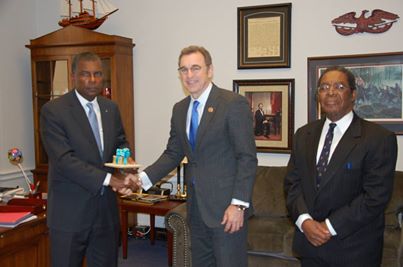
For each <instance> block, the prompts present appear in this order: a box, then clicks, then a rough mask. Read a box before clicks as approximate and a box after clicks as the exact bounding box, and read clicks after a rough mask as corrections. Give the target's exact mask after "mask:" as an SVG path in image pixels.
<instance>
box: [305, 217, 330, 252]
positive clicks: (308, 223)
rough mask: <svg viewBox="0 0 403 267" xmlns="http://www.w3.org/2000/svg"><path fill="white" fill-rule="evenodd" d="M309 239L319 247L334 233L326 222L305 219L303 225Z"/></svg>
mask: <svg viewBox="0 0 403 267" xmlns="http://www.w3.org/2000/svg"><path fill="white" fill-rule="evenodd" d="M301 228H302V230H303V231H304V234H305V236H306V238H307V239H308V241H309V242H310V243H311V244H312V245H314V246H315V247H319V246H321V245H323V244H325V243H326V242H327V241H329V240H330V238H331V237H332V235H331V234H330V231H329V230H328V229H327V226H326V223H325V222H321V223H320V222H317V221H314V220H311V219H308V220H305V221H304V222H303V223H302V226H301Z"/></svg>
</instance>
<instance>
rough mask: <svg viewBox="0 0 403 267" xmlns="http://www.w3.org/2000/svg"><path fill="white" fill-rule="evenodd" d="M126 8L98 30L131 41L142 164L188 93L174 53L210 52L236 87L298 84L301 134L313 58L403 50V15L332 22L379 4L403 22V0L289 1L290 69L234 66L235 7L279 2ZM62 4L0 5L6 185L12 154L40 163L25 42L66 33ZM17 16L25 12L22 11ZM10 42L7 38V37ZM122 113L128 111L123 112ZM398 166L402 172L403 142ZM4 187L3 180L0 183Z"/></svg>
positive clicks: (0, 150) (224, 0) (218, 74)
mask: <svg viewBox="0 0 403 267" xmlns="http://www.w3.org/2000/svg"><path fill="white" fill-rule="evenodd" d="M111 1H112V2H113V3H114V4H115V5H116V6H118V7H119V11H118V12H116V13H115V14H113V15H112V16H111V17H110V18H109V19H108V20H107V21H106V22H105V23H104V25H102V26H101V27H100V28H99V29H98V30H97V31H99V32H102V33H107V34H115V35H122V36H126V37H130V38H133V40H134V42H135V44H136V46H135V47H134V50H133V51H134V90H135V92H134V97H135V99H134V103H135V107H134V109H135V134H136V147H135V153H136V160H137V161H138V162H139V163H140V164H143V165H148V164H151V163H152V162H153V161H154V160H155V159H156V158H157V157H158V156H159V155H160V153H161V152H162V150H163V148H164V147H165V145H166V141H167V138H168V132H169V120H170V115H171V108H172V106H173V105H174V103H175V102H177V101H179V100H180V99H182V98H183V97H184V96H185V94H184V92H183V90H182V89H181V86H180V82H179V79H178V75H177V71H176V69H177V57H178V54H179V51H180V50H181V48H183V47H185V46H187V45H189V44H198V45H203V46H205V47H206V48H207V49H208V50H209V51H210V52H211V54H212V56H213V64H214V67H215V79H214V82H215V83H216V84H217V85H219V86H221V87H224V88H227V89H229V90H232V80H235V79H278V78H294V79H295V129H297V128H298V127H300V126H302V125H304V124H305V123H306V122H307V57H311V56H330V55H348V54H365V53H379V52H395V51H403V24H402V21H401V20H402V19H401V20H400V21H398V22H397V23H395V24H394V25H393V27H392V28H391V29H390V30H389V31H387V32H386V33H382V34H367V33H364V34H355V35H352V36H347V37H346V36H341V35H339V34H338V33H336V32H335V30H334V28H333V27H332V26H331V24H330V21H331V20H332V19H333V18H335V17H337V16H339V15H341V14H344V13H347V12H350V11H356V12H358V13H360V12H361V10H363V9H368V10H373V9H376V8H380V9H383V10H386V11H390V12H393V13H396V14H398V15H399V16H400V17H403V5H402V2H401V0H384V1H379V0H357V1H334V0H322V1H317V0H304V1H301V0H300V1H297V0H294V1H284V2H292V31H291V32H292V37H291V68H286V69H260V70H259V69H251V70H238V69H237V7H240V6H255V5H265V4H276V3H284V2H283V1H274V0H265V1H263V0H250V1H245V0H242V1H241V0H219V1H217V0H204V1H195V0H172V1H167V0H148V1H145V0H143V1H127V0H111ZM58 4H59V3H58V1H56V0H32V1H31V0H30V1H23V0H2V1H1V2H0V33H1V36H2V42H1V43H0V51H1V53H2V62H1V64H0V66H1V67H0V78H1V85H0V86H1V89H0V90H1V91H0V94H1V98H0V111H1V114H0V125H1V128H0V180H1V179H2V177H3V178H4V177H5V176H6V175H9V174H8V173H9V172H13V171H15V166H12V165H10V164H9V163H8V161H7V158H6V153H7V149H8V148H10V147H12V146H19V147H20V148H21V149H22V150H23V152H24V155H25V162H24V167H25V168H27V169H32V168H33V167H34V148H33V130H32V127H33V126H32V111H31V110H32V104H31V80H30V79H31V78H30V75H31V73H30V65H29V50H28V49H27V48H25V47H24V45H26V44H28V43H29V40H30V39H34V38H37V37H39V36H42V35H44V34H47V33H49V32H51V31H55V30H57V29H59V26H58V25H57V21H58V15H57V12H58V10H59V5H58ZM16 14H18V15H16ZM5 37H6V38H5ZM123 115H124V114H123ZM398 143H399V148H400V149H399V158H398V164H397V169H398V170H403V160H402V156H403V154H402V153H403V152H402V151H403V136H398ZM258 158H259V164H260V165H286V164H287V161H288V158H289V155H288V154H270V153H259V154H258ZM0 185H1V182H0Z"/></svg>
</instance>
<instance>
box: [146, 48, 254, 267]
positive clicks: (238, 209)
mask: <svg viewBox="0 0 403 267" xmlns="http://www.w3.org/2000/svg"><path fill="white" fill-rule="evenodd" d="M178 65H179V68H178V70H179V76H180V79H181V81H182V84H183V86H184V88H185V89H186V90H187V91H188V92H189V94H190V96H188V97H186V98H185V99H183V100H182V101H180V102H178V103H177V104H176V105H175V106H174V108H173V114H172V118H171V131H170V137H169V140H168V144H167V147H166V149H165V151H164V152H163V153H162V155H161V156H160V158H159V159H158V160H157V161H156V162H155V163H154V164H152V165H151V166H149V167H147V168H146V169H145V170H144V172H142V173H140V177H141V179H142V182H143V188H145V189H147V188H149V187H150V186H151V184H153V183H156V182H157V181H158V180H160V179H161V178H163V177H164V176H165V175H167V174H168V173H169V172H170V171H171V170H173V169H175V168H176V167H177V166H178V165H179V164H180V162H181V161H182V159H183V157H184V156H186V157H187V159H188V164H187V167H186V168H187V169H186V177H185V178H186V184H187V188H188V191H187V192H188V199H187V207H188V209H187V210H188V220H189V224H190V231H191V244H192V263H193V266H194V267H197V266H203V267H205V266H220V267H222V266H231V267H233V266H246V265H247V256H246V242H247V240H246V237H247V235H246V234H247V225H246V219H247V218H248V217H249V216H250V214H251V213H252V211H251V208H249V207H251V206H250V201H251V193H252V187H253V183H254V178H255V173H256V164H257V159H256V146H255V141H254V136H253V117H252V114H251V112H250V107H249V104H248V101H247V100H246V98H244V97H242V96H240V95H238V94H235V93H233V92H230V91H228V90H224V89H220V88H218V87H217V86H216V85H214V84H213V83H212V82H211V80H212V77H213V65H212V60H211V56H210V54H209V52H208V51H207V50H206V49H205V48H203V47H199V46H189V47H187V48H184V49H183V50H182V52H181V54H180V56H179V62H178ZM196 101H197V102H196ZM195 124H196V125H195ZM195 127H196V128H197V129H196V130H195ZM192 133H193V134H195V133H196V136H193V135H192Z"/></svg>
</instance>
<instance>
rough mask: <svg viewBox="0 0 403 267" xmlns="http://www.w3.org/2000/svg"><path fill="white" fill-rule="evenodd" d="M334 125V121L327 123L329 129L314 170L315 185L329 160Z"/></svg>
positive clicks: (318, 183) (317, 183)
mask: <svg viewBox="0 0 403 267" xmlns="http://www.w3.org/2000/svg"><path fill="white" fill-rule="evenodd" d="M334 127H336V123H333V122H332V123H330V124H329V130H328V131H327V134H326V137H325V143H324V145H323V148H322V152H321V153H320V157H319V161H318V163H317V164H316V171H317V176H316V186H317V187H319V186H320V181H321V178H322V176H323V174H324V173H325V172H326V168H327V163H328V160H329V153H330V147H331V145H332V141H333V132H334Z"/></svg>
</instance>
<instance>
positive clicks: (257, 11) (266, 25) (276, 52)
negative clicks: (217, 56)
mask: <svg viewBox="0 0 403 267" xmlns="http://www.w3.org/2000/svg"><path fill="white" fill-rule="evenodd" d="M290 43H291V3H287V4H276V5H264V6H251V7H239V8H238V69H251V68H289V67H290V52H291V51H290V50H291V45H290Z"/></svg>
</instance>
